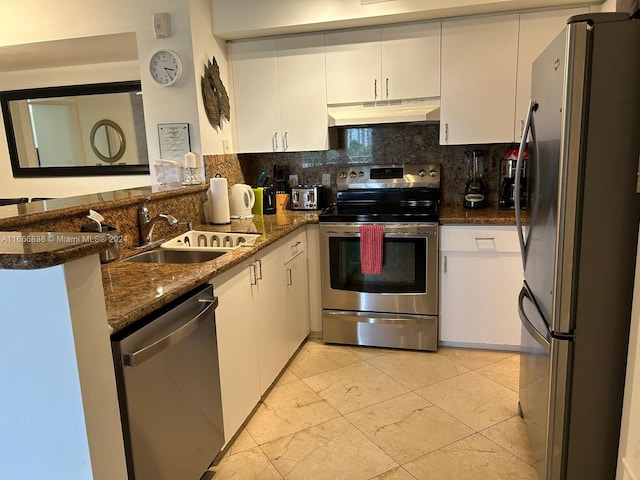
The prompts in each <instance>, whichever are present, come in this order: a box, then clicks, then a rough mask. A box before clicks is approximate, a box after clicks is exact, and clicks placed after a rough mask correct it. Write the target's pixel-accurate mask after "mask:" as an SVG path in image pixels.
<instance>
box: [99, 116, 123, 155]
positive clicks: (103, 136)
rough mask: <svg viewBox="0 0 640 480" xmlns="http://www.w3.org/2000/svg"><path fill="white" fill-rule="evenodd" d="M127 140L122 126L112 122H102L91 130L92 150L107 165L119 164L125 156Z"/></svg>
mask: <svg viewBox="0 0 640 480" xmlns="http://www.w3.org/2000/svg"><path fill="white" fill-rule="evenodd" d="M125 147H126V140H125V137H124V132H123V131H122V128H120V125H118V124H117V123H115V122H113V121H111V120H100V121H99V122H97V123H96V124H95V125H94V126H93V128H92V129H91V149H92V150H93V153H95V154H96V156H97V157H98V158H99V159H100V160H102V161H103V162H107V163H114V162H117V161H118V160H120V159H121V158H122V156H123V155H124V150H125Z"/></svg>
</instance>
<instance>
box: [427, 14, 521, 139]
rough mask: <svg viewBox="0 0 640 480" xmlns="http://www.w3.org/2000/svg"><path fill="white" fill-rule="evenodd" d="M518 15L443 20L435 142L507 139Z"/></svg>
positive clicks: (513, 93)
mask: <svg viewBox="0 0 640 480" xmlns="http://www.w3.org/2000/svg"><path fill="white" fill-rule="evenodd" d="M517 56H518V15H500V16H492V17H484V18H473V19H465V20H454V21H447V22H443V23H442V83H441V110H440V144H441V145H460V144H473V143H503V142H512V141H513V139H514V137H513V125H514V115H515V97H516V69H517Z"/></svg>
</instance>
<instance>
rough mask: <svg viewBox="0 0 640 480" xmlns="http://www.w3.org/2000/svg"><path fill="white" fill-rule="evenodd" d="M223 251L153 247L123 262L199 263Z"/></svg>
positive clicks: (219, 254) (222, 253) (221, 253)
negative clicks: (153, 248)
mask: <svg viewBox="0 0 640 480" xmlns="http://www.w3.org/2000/svg"><path fill="white" fill-rule="evenodd" d="M224 254H225V252H211V251H209V252H196V251H188V250H185V251H179V250H165V249H155V250H149V251H147V252H142V253H138V254H137V255H134V256H132V257H129V258H125V259H124V261H125V262H142V263H200V262H207V261H209V260H213V259H214V258H218V257H219V256H221V255H224Z"/></svg>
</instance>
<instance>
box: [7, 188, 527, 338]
mask: <svg viewBox="0 0 640 480" xmlns="http://www.w3.org/2000/svg"><path fill="white" fill-rule="evenodd" d="M143 190H144V189H143ZM136 193H141V192H136ZM145 193H146V192H145ZM129 198H130V197H129ZM129 198H127V200H124V201H125V202H126V201H129ZM83 208H84V207H83ZM42 213H44V212H42ZM318 214H319V212H318V211H311V212H305V211H291V210H285V211H279V212H277V213H276V214H275V215H264V216H261V215H258V216H256V217H254V218H252V219H249V220H233V221H232V222H231V224H229V225H199V226H197V227H196V228H195V229H196V230H210V231H218V232H238V233H261V234H262V236H261V237H260V238H259V239H258V240H257V241H256V243H255V244H254V245H251V246H247V247H240V248H238V249H236V250H234V251H232V252H229V253H227V254H225V255H223V256H221V257H218V258H216V259H214V260H210V261H208V262H201V263H195V264H193V263H192V264H154V263H137V262H123V261H122V260H120V261H115V262H111V263H108V264H104V265H102V280H103V286H104V293H105V303H106V309H107V319H108V322H109V325H110V326H111V328H112V329H113V331H114V332H117V331H120V330H122V329H123V328H126V327H127V326H129V325H131V324H132V323H134V322H135V321H137V320H139V319H140V318H142V317H144V316H145V315H148V314H150V313H152V312H154V311H155V310H157V309H159V308H161V307H163V306H164V305H166V304H168V303H170V302H171V301H173V300H175V299H177V298H178V297H180V296H181V295H184V294H185V293H187V292H189V291H190V290H192V289H193V288H195V287H197V286H199V285H202V284H204V283H206V282H208V281H209V280H210V279H211V278H212V277H213V276H215V275H217V274H219V273H222V272H224V271H227V270H229V269H230V268H232V267H234V266H235V265H238V264H240V263H241V262H242V261H244V260H246V259H248V258H250V257H251V256H253V255H254V254H255V253H257V252H258V251H259V250H260V249H262V248H264V247H266V246H268V245H270V244H272V243H274V242H276V241H277V240H279V239H280V238H282V237H284V236H286V235H287V234H289V233H291V232H292V231H294V230H296V229H297V228H299V227H301V226H303V225H306V224H308V223H317V222H318ZM45 215H46V213H45ZM7 220H8V218H7ZM440 223H441V224H443V225H444V224H494V225H513V224H515V217H514V212H513V210H499V209H497V208H486V209H478V210H469V209H464V208H462V207H452V206H443V207H442V209H441V214H440ZM90 237H91V234H88V233H75V232H74V233H55V232H42V233H37V232H28V233H26V232H0V268H5V269H23V270H24V269H36V268H45V267H50V266H54V265H59V264H62V263H65V262H68V261H71V260H74V259H76V258H81V257H85V256H88V255H91V254H94V253H99V252H101V251H103V250H104V249H106V248H107V247H108V244H107V243H105V242H100V241H95V240H92V239H91V238H90ZM132 253H133V252H132Z"/></svg>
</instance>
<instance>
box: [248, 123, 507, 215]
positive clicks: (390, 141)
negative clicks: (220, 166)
mask: <svg viewBox="0 0 640 480" xmlns="http://www.w3.org/2000/svg"><path fill="white" fill-rule="evenodd" d="M439 129H440V127H439V125H433V124H431V125H429V124H389V125H376V126H372V127H362V128H360V127H359V128H351V127H350V128H340V129H338V130H337V132H336V133H337V144H338V145H339V148H338V149H334V150H327V151H317V152H286V153H263V154H239V155H238V159H239V161H240V166H241V168H242V173H243V175H244V178H245V180H246V182H247V183H249V184H254V183H255V182H256V180H257V178H258V174H259V173H260V172H261V171H264V172H266V174H267V175H270V176H271V181H272V180H273V167H274V165H282V166H283V167H284V171H285V176H286V177H287V178H288V175H290V174H292V175H293V174H295V175H298V181H299V183H315V184H319V183H321V181H322V174H323V173H329V174H331V180H332V188H333V190H334V191H335V179H336V174H337V173H338V172H339V171H341V170H343V168H344V166H345V165H357V164H363V165H364V164H383V165H387V164H394V163H396V164H401V163H408V164H411V163H440V164H441V168H442V197H441V198H442V203H443V204H444V205H459V204H461V203H462V195H463V192H464V188H465V185H466V180H467V173H466V161H465V151H467V150H471V149H480V150H484V151H485V152H486V155H485V163H486V166H485V168H486V175H485V180H486V183H487V185H488V187H489V202H490V204H491V205H497V203H498V199H497V189H498V184H499V174H500V160H501V159H502V156H503V155H504V154H505V153H507V152H508V151H509V149H510V148H512V147H513V146H514V145H513V144H509V143H501V144H485V145H454V146H441V145H440V144H439V143H438V135H439Z"/></svg>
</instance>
